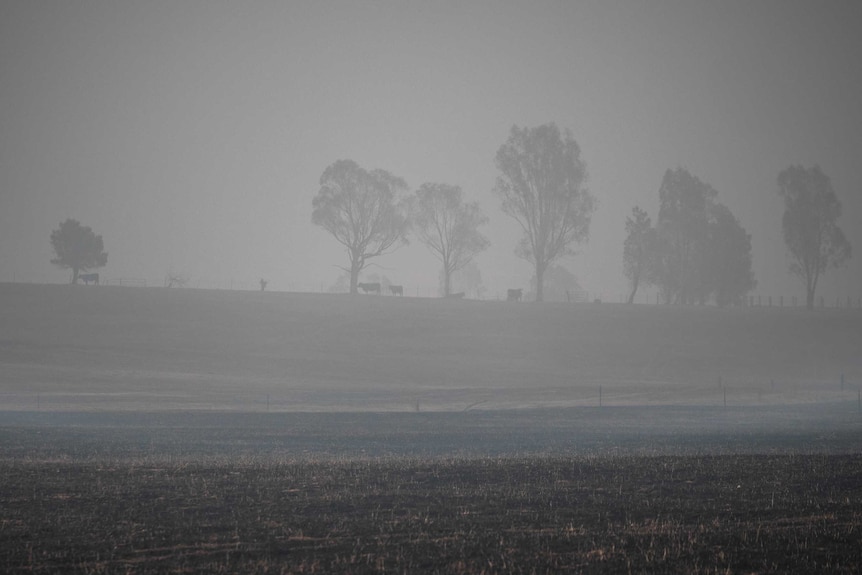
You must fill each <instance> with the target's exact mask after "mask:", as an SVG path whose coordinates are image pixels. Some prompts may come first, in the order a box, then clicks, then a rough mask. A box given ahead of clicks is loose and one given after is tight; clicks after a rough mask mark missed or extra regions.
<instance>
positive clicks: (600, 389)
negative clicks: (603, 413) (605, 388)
mask: <svg viewBox="0 0 862 575" xmlns="http://www.w3.org/2000/svg"><path fill="white" fill-rule="evenodd" d="M601 406H602V386H601V385H600V386H599V407H601Z"/></svg>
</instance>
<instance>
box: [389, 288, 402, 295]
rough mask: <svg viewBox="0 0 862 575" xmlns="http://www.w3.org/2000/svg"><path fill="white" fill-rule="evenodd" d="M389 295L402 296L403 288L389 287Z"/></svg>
mask: <svg viewBox="0 0 862 575" xmlns="http://www.w3.org/2000/svg"><path fill="white" fill-rule="evenodd" d="M389 293H391V294H392V295H404V286H389Z"/></svg>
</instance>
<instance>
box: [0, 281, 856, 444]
mask: <svg viewBox="0 0 862 575" xmlns="http://www.w3.org/2000/svg"><path fill="white" fill-rule="evenodd" d="M0 318H2V323H1V324H0V370H2V374H3V387H2V389H0V392H2V393H0V401H2V404H3V409H5V410H12V411H34V410H35V411H40V410H47V411H76V410H85V411H88V410H101V411H104V410H118V411H177V410H187V411H212V410H217V411H236V412H254V413H266V412H270V413H276V412H309V411H311V412H315V411H332V412H343V411H353V412H387V411H394V412H465V411H471V410H472V411H489V410H509V409H526V408H569V407H596V408H597V407H602V408H609V407H621V406H628V407H631V406H646V407H650V406H653V407H654V406H685V407H698V406H700V407H704V406H705V407H721V408H722V409H725V408H745V409H747V410H749V411H748V413H749V414H750V415H752V416H753V417H755V418H757V417H765V413H766V412H767V411H770V410H772V412H774V409H773V408H781V407H790V406H797V407H798V406H810V407H811V408H812V413H817V412H818V410H819V411H820V412H821V413H822V416H823V417H824V418H828V417H831V414H832V411H831V410H832V408H838V409H840V410H842V411H843V412H844V413H845V414H850V415H854V416H857V417H856V418H855V419H858V410H859V406H858V399H859V398H858V392H859V388H860V383H862V356H860V354H859V349H860V343H862V341H860V340H862V311H860V310H835V309H829V308H827V309H823V310H815V311H813V312H810V311H806V310H804V309H789V308H740V309H719V308H715V307H676V306H655V305H626V304H607V303H604V304H594V303H572V304H566V303H553V302H546V303H544V304H536V303H513V302H504V301H502V302H498V301H488V302H479V301H462V300H449V299H430V298H411V297H397V296H378V295H359V296H350V295H346V294H345V295H339V294H284V293H269V292H264V293H262V292H239V291H233V292H232V291H226V290H197V289H169V288H135V287H114V286H80V285H79V286H63V285H45V286H38V285H30V284H0ZM764 408H770V410H766V411H764V412H763V413H760V414H758V410H759V409H760V410H762V409H764ZM655 423H656V425H660V424H661V422H659V421H657V422H655ZM856 423H857V424H858V423H859V422H858V421H857V422H856ZM692 424H693V427H694V428H697V423H696V422H692Z"/></svg>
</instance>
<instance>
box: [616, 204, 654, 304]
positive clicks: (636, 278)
mask: <svg viewBox="0 0 862 575" xmlns="http://www.w3.org/2000/svg"><path fill="white" fill-rule="evenodd" d="M655 245H656V242H655V228H653V227H652V221H650V218H649V216H648V215H647V213H646V212H645V211H644V210H642V209H641V208H640V207H638V206H635V207H634V208H632V215H631V216H629V217H627V218H626V239H625V242H624V243H623V273H624V274H625V276H626V278H627V279H628V280H629V285H631V288H632V290H631V292H629V299H628V303H633V302H634V301H635V295H637V292H638V287H639V286H640V284H641V283H651V282H650V275H649V269H650V268H649V266H650V259H651V258H652V257H653V253H654V250H655Z"/></svg>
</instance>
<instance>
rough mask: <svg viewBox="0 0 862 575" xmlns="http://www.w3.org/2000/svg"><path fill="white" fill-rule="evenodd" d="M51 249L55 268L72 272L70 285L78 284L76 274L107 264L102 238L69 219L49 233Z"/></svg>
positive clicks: (106, 254) (76, 221)
mask: <svg viewBox="0 0 862 575" xmlns="http://www.w3.org/2000/svg"><path fill="white" fill-rule="evenodd" d="M51 247H52V248H54V253H55V254H56V255H57V257H56V258H54V259H52V260H51V263H52V264H54V265H55V266H59V267H61V268H64V269H71V270H72V283H73V284H75V283H78V274H79V273H80V272H86V271H87V270H91V269H94V268H100V267H104V266H105V265H106V264H107V263H108V252H106V251H104V249H105V246H104V244H103V243H102V236H99V235H96V234H95V233H93V230H92V229H91V228H90V227H89V226H82V225H81V223H80V222H79V221H78V220H73V219H71V218H69V219H67V220H66V221H65V222H62V223H61V224H60V227H59V228H57V229H56V230H54V231H53V232H51Z"/></svg>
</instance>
